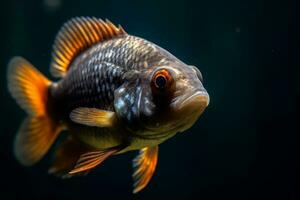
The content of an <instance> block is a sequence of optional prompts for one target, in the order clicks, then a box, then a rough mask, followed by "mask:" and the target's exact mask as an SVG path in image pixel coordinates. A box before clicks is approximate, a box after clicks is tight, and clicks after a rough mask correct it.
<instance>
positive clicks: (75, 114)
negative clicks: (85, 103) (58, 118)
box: [70, 107, 116, 127]
mask: <svg viewBox="0 0 300 200" xmlns="http://www.w3.org/2000/svg"><path fill="white" fill-rule="evenodd" d="M70 119H71V120H72V121H73V122H76V123H78V124H82V125H86V126H96V127H112V126H113V125H114V123H115V122H116V114H115V112H112V111H106V110H101V109H97V108H84V107H79V108H76V109H74V110H72V111H71V113H70Z"/></svg>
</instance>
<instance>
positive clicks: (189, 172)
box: [0, 0, 300, 200]
mask: <svg viewBox="0 0 300 200" xmlns="http://www.w3.org/2000/svg"><path fill="white" fill-rule="evenodd" d="M296 8H297V5H296V3H295V2H293V3H292V2H289V1H276V0H275V1H271V0H270V1H262V0H244V1H239V0H227V1H221V0H219V1H217V0H212V1H190V0H184V1H179V0H178V1H176V0H174V1H169V2H168V1H161V0H151V1H140V0H130V1H101V0H84V1H80V0H72V1H71V0H42V1H37V0H36V1H29V0H27V1H21V0H11V1H3V2H1V8H0V9H1V12H0V20H1V21H0V23H1V24H0V25H1V26H0V27H1V31H0V36H1V48H0V66H1V68H0V72H1V73H0V76H1V77H0V92H1V93H0V94H1V103H0V109H1V112H0V113H1V115H0V124H1V128H0V133H1V134H0V172H1V175H0V199H88V198H90V199H124V200H125V199H149V200H150V199H151V200H152V199H239V200H240V199H264V200H266V199H292V200H296V199H300V156H299V152H300V146H299V143H300V136H299V133H300V131H299V113H298V111H299V100H300V98H299V97H300V88H299V86H300V84H299V81H300V78H299V72H300V70H299V68H300V65H299V46H297V45H296V43H297V42H299V34H297V32H298V30H299V21H297V20H296ZM75 16H95V17H98V18H108V19H110V20H111V21H112V22H114V23H117V24H121V25H122V26H123V27H124V28H125V30H126V31H127V32H128V33H130V34H132V35H136V36H140V37H143V38H145V39H148V40H150V41H152V42H154V43H156V44H158V45H159V46H161V47H163V48H165V49H167V50H169V51H170V52H171V53H172V54H174V55H175V56H177V57H178V58H179V59H181V60H182V61H184V62H186V63H187V64H192V65H195V66H197V67H198V68H199V69H200V70H201V72H202V74H203V77H204V86H205V87H206V89H207V91H208V92H209V94H210V97H211V103H210V105H209V107H208V108H207V109H206V111H205V113H204V114H203V115H202V116H201V118H200V119H199V120H198V121H197V123H196V124H195V125H194V126H193V127H192V128H191V129H190V130H188V131H186V132H184V133H183V134H178V135H177V136H175V137H174V138H172V139H170V140H168V141H167V142H165V143H164V144H162V145H160V152H159V162H158V166H157V170H156V173H155V174H154V177H153V178H152V180H151V182H150V184H149V185H148V187H147V188H146V189H145V190H143V191H142V192H140V193H138V194H137V195H133V194H132V192H131V191H132V180H131V175H132V167H131V165H132V164H131V163H132V159H133V157H134V156H135V155H136V153H137V152H130V153H128V154H125V155H120V156H115V157H113V158H111V159H108V160H107V161H106V162H104V164H102V165H101V167H99V168H97V169H96V170H94V171H93V172H92V173H90V174H89V175H88V176H85V177H79V178H73V179H67V180H62V179H59V178H56V177H54V176H50V175H48V174H47V167H48V165H49V162H50V160H51V153H50V154H49V155H48V156H47V157H45V158H44V159H43V160H42V161H41V162H40V163H39V164H37V165H36V166H34V167H31V168H26V167H23V166H21V165H20V164H19V163H17V161H16V160H15V158H14V156H13V153H12V144H13V138H14V135H15V133H16V131H17V130H18V127H19V125H20V123H21V121H22V120H23V118H24V117H25V113H24V112H23V111H22V110H21V109H20V108H19V107H18V106H17V105H16V103H15V101H14V100H13V99H12V98H11V97H10V95H9V94H8V92H7V84H6V69H7V63H8V61H9V59H10V58H11V57H12V56H15V55H20V56H23V57H25V58H26V59H28V60H29V61H31V62H32V63H33V64H34V65H35V66H36V67H37V68H38V69H39V70H41V71H42V72H43V73H44V74H46V75H47V77H51V76H50V73H49V63H50V54H51V49H52V44H53V41H54V38H55V35H56V33H57V31H58V30H59V29H60V27H61V25H62V24H63V23H64V22H66V21H67V20H68V19H70V18H71V17H75Z"/></svg>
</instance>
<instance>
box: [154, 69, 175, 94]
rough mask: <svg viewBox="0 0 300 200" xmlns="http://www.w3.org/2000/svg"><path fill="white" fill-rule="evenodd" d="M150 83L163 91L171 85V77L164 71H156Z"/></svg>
mask: <svg viewBox="0 0 300 200" xmlns="http://www.w3.org/2000/svg"><path fill="white" fill-rule="evenodd" d="M152 83H153V85H154V86H155V88H157V89H165V88H167V87H169V86H170V85H171V83H172V76H171V74H170V72H169V71H168V70H166V69H161V70H158V71H157V72H156V73H155V74H154V76H153V78H152Z"/></svg>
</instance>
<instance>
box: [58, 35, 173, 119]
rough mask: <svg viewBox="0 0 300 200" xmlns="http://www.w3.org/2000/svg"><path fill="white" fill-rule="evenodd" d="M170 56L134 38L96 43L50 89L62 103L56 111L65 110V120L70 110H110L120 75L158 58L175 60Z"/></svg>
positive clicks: (120, 81) (119, 83)
mask: <svg viewBox="0 0 300 200" xmlns="http://www.w3.org/2000/svg"><path fill="white" fill-rule="evenodd" d="M169 57H170V58H169V59H166V57H165V54H163V53H161V51H160V48H159V47H157V46H156V45H154V44H153V43H151V42H148V41H145V40H143V39H141V38H138V37H135V36H128V35H126V36H122V37H117V38H114V39H111V40H108V41H104V42H102V43H98V44H96V45H94V46H92V47H91V48H89V49H87V50H86V51H84V52H82V53H81V55H79V56H78V57H77V58H76V59H75V60H74V62H73V63H72V64H71V66H70V70H69V72H68V73H67V74H66V76H65V77H64V78H63V79H62V80H61V81H60V82H58V83H57V84H56V85H55V87H53V89H52V97H53V99H54V101H55V99H57V100H58V101H59V99H62V100H61V101H62V102H60V103H58V104H60V105H61V104H63V105H62V106H60V107H59V110H58V111H57V112H61V111H62V110H64V113H63V115H64V116H65V118H67V117H68V116H67V115H68V113H69V112H70V110H72V109H74V108H76V107H95V108H101V109H104V108H105V109H107V108H109V109H110V110H113V105H112V104H113V100H114V99H113V98H114V95H113V94H114V90H115V89H117V88H118V87H119V86H120V85H121V84H122V81H123V80H122V74H124V73H125V72H126V71H130V70H143V69H144V68H145V67H148V66H151V63H153V62H157V61H158V60H160V59H161V60H162V59H165V61H166V63H167V62H168V61H169V60H173V59H174V58H173V57H171V56H169ZM145 62H146V63H147V65H145ZM113 72H114V73H113ZM61 107H64V109H61Z"/></svg>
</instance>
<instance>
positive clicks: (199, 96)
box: [179, 91, 210, 109]
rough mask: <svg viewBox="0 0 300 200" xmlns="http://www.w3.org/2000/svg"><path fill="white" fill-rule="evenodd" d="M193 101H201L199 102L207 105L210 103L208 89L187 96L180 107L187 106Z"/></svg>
mask: <svg viewBox="0 0 300 200" xmlns="http://www.w3.org/2000/svg"><path fill="white" fill-rule="evenodd" d="M193 101H195V102H199V103H201V105H202V106H205V107H207V106H208V105H209V101H210V98H209V95H208V93H207V92H206V91H196V92H195V93H194V94H192V95H191V96H189V97H187V98H186V99H184V100H183V101H182V102H181V103H180V105H179V109H181V108H183V107H185V106H186V105H188V104H189V103H191V102H193ZM203 104H204V105H203Z"/></svg>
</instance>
